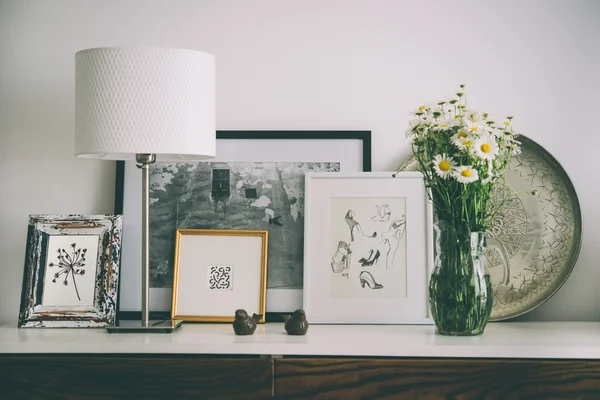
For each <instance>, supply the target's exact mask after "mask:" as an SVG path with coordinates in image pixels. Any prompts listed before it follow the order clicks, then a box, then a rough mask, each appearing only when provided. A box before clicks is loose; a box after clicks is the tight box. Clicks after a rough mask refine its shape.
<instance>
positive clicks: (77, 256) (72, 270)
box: [48, 243, 87, 301]
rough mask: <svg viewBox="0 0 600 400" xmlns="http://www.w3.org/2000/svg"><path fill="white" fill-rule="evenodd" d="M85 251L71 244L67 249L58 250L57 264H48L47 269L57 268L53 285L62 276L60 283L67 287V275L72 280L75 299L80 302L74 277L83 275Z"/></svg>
mask: <svg viewBox="0 0 600 400" xmlns="http://www.w3.org/2000/svg"><path fill="white" fill-rule="evenodd" d="M86 252H87V249H82V248H77V244H76V243H72V244H71V246H69V249H68V250H67V249H61V248H59V249H58V256H57V259H58V264H55V263H53V262H50V263H49V264H48V267H50V268H54V267H57V268H58V269H60V271H58V272H56V273H54V279H52V282H53V283H56V280H57V279H58V278H60V277H61V276H64V279H63V280H62V283H63V284H64V285H65V286H68V285H69V275H70V276H71V277H72V279H73V286H74V288H75V293H77V299H79V301H81V296H80V295H79V290H78V289H77V281H76V278H75V275H81V276H83V275H84V274H85V268H84V267H85V253H86Z"/></svg>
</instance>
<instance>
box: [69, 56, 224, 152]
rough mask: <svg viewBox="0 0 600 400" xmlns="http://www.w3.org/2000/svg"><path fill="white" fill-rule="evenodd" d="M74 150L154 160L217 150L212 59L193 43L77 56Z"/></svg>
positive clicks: (213, 61)
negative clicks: (190, 47) (146, 156)
mask: <svg viewBox="0 0 600 400" xmlns="http://www.w3.org/2000/svg"><path fill="white" fill-rule="evenodd" d="M75 61H76V68H75V81H76V84H75V132H76V134H75V153H76V155H77V156H79V157H89V158H102V159H107V160H134V159H135V156H136V154H156V161H185V160H203V159H207V158H212V157H214V156H215V146H216V139H215V136H216V130H215V59H214V56H213V55H211V54H207V53H204V52H201V51H196V50H185V49H163V48H144V47H142V48H96V49H87V50H82V51H79V52H77V54H76V55H75Z"/></svg>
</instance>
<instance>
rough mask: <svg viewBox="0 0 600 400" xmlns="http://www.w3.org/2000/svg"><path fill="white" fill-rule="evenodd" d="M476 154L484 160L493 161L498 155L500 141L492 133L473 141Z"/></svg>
mask: <svg viewBox="0 0 600 400" xmlns="http://www.w3.org/2000/svg"><path fill="white" fill-rule="evenodd" d="M473 151H474V152H475V155H476V156H477V157H479V158H482V159H484V160H488V161H492V160H493V159H494V157H496V156H497V155H498V143H496V140H495V139H494V137H493V136H491V135H485V136H482V137H480V138H479V139H477V140H475V142H474V143H473Z"/></svg>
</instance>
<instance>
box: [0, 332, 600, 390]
mask: <svg viewBox="0 0 600 400" xmlns="http://www.w3.org/2000/svg"><path fill="white" fill-rule="evenodd" d="M270 398H277V399H311V400H313V399H343V400H351V399H400V400H402V399H427V400H442V399H453V400H468V399H474V400H486V399H490V400H491V399H499V400H504V399H506V400H520V399H523V400H525V399H527V400H559V399H569V400H574V399H578V400H582V399H586V400H592V399H594V400H600V323H597V322H589V323H585V322H582V323H576V322H573V323H572V322H562V323H554V322H548V323H546V322H531V323H525V322H523V323H503V324H490V325H489V326H488V327H487V328H486V332H485V333H484V335H482V336H478V337H471V338H454V337H447V336H446V337H444V336H439V335H436V334H435V331H434V328H433V327H432V326H365V325H363V326H358V325H357V326H341V325H337V326H336V325H331V326H323V325H321V326H318V325H313V326H311V327H310V329H309V332H308V334H307V335H306V336H288V335H286V334H285V332H284V329H283V326H282V324H263V325H260V326H259V327H258V328H257V330H256V332H255V334H254V335H252V336H235V335H234V334H233V330H232V328H231V326H229V324H226V325H225V324H192V325H184V326H183V327H182V328H181V329H180V330H178V331H176V332H174V333H172V334H154V335H153V334H108V333H106V332H105V331H104V330H102V329H96V330H85V329H17V328H16V327H15V325H13V324H9V325H4V326H0V400H18V399H43V400H52V399H67V400H71V399H91V400H99V399H103V400H104V399H161V400H163V399H270Z"/></svg>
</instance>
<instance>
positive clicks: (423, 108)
mask: <svg viewBox="0 0 600 400" xmlns="http://www.w3.org/2000/svg"><path fill="white" fill-rule="evenodd" d="M426 108H427V106H421V107H419V111H423V110H425V109H426Z"/></svg>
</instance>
